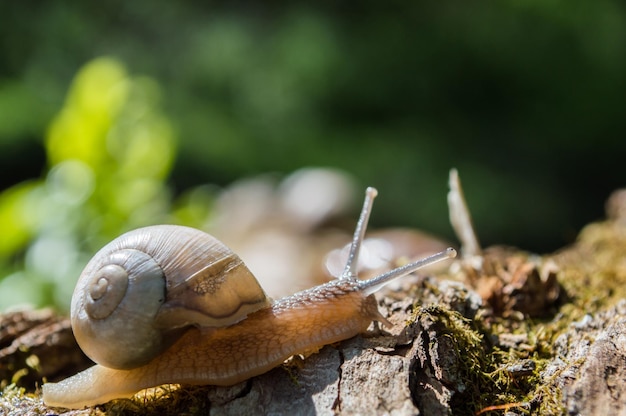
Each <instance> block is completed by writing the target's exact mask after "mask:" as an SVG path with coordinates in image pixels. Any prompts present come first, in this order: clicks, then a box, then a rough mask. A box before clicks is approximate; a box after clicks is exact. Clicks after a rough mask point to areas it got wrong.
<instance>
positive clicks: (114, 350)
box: [43, 188, 456, 408]
mask: <svg viewBox="0 0 626 416" xmlns="http://www.w3.org/2000/svg"><path fill="white" fill-rule="evenodd" d="M376 194H377V191H376V190H375V189H374V188H367V191H366V196H365V202H364V204H363V209H362V211H361V215H360V217H359V221H358V223H357V226H356V230H355V233H354V238H353V243H352V246H351V250H350V254H349V257H348V260H347V264H346V267H345V270H344V273H343V275H342V276H341V277H340V278H339V279H336V280H333V281H330V282H328V283H325V284H322V285H319V286H316V287H313V288H311V289H307V290H304V291H302V292H299V293H296V294H294V295H291V296H288V297H284V298H281V299H278V300H276V301H272V300H270V299H268V297H267V296H266V295H265V292H264V291H263V289H262V288H261V286H260V285H259V283H257V281H256V279H255V278H254V276H253V275H252V273H251V272H250V271H249V270H248V269H247V267H246V266H245V264H244V263H243V262H242V261H241V259H240V258H239V257H238V256H237V255H236V254H234V253H233V252H232V251H231V250H230V249H228V248H227V247H226V246H225V245H223V244H222V243H221V242H219V241H218V240H217V239H216V238H214V237H212V236H210V235H208V234H206V233H204V232H202V231H199V230H195V229H192V228H188V227H183V226H175V225H162V226H151V227H146V228H140V229H137V230H134V231H130V232H128V233H126V234H124V235H122V236H120V237H118V238H117V239H115V240H113V241H112V242H110V243H109V244H108V245H106V246H105V247H103V248H102V249H101V250H100V251H99V252H98V253H97V254H96V255H95V256H94V258H93V259H92V260H91V261H90V262H89V263H88V264H87V266H86V267H85V269H84V271H83V272H82V274H81V276H80V278H79V280H78V283H77V286H76V289H75V291H74V294H73V296H72V304H71V323H72V329H73V331H74V334H75V337H76V340H77V341H78V344H79V346H80V347H81V349H83V351H84V352H85V354H86V355H87V356H89V357H90V358H91V359H92V360H94V361H95V362H96V363H98V364H96V365H94V366H93V367H91V368H88V369H87V370H85V371H83V372H81V373H78V374H76V375H74V376H72V377H69V378H67V379H65V380H62V381H60V382H58V383H45V384H44V385H43V400H44V402H45V403H46V404H47V405H49V406H54V407H65V408H81V407H85V406H93V405H96V404H101V403H105V402H108V401H110V400H112V399H116V398H123V397H131V396H133V395H134V394H135V393H137V392H138V391H140V390H143V389H145V388H148V387H154V386H158V385H162V384H195V385H220V386H227V385H233V384H236V383H238V382H240V381H243V380H246V379H249V378H251V377H253V376H257V375H260V374H263V373H265V372H267V371H269V370H271V369H272V368H274V367H277V366H278V365H280V364H282V363H283V362H284V361H285V360H286V359H288V358H289V357H291V356H293V355H297V354H303V353H306V352H311V351H315V350H317V349H318V348H320V347H322V346H324V345H326V344H330V343H334V342H338V341H341V340H345V339H348V338H351V337H353V336H355V335H357V334H359V333H363V332H365V331H366V330H367V328H368V326H369V325H370V323H371V322H372V321H378V322H381V323H383V324H386V325H390V323H389V321H387V319H386V318H384V317H383V316H382V315H381V314H380V312H379V311H378V306H377V303H376V299H375V297H374V296H373V295H372V294H373V293H374V292H375V291H376V290H378V289H379V288H380V287H382V286H383V285H384V284H385V283H387V282H389V281H390V280H392V279H395V278H397V277H399V276H403V275H406V274H409V273H411V272H413V271H415V270H417V269H419V268H421V267H424V266H427V265H430V264H433V263H436V262H439V261H441V260H445V259H449V258H452V257H454V256H455V255H456V251H455V250H454V249H453V248H448V249H447V250H445V251H442V252H440V253H438V254H435V255H433V256H430V257H427V258H424V259H422V260H419V261H416V262H414V263H410V264H407V265H405V266H402V267H399V268H397V269H394V270H392V271H389V272H387V273H384V274H381V275H379V276H377V277H374V278H372V279H369V280H359V279H358V277H357V275H356V271H355V270H356V264H357V261H358V254H359V248H360V245H361V242H362V240H363V237H364V235H365V229H366V227H367V221H368V219H369V214H370V211H371V207H372V202H373V199H374V198H375V197H376Z"/></svg>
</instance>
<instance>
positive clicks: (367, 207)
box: [341, 186, 378, 280]
mask: <svg viewBox="0 0 626 416" xmlns="http://www.w3.org/2000/svg"><path fill="white" fill-rule="evenodd" d="M376 195H378V191H377V190H376V188H372V187H371V186H370V187H368V188H367V189H366V190H365V201H363V208H362V209H361V215H360V216H359V221H358V222H357V224H356V228H355V230H354V236H353V237H352V244H351V245H350V254H349V255H348V261H347V262H346V267H345V269H344V270H343V273H342V274H341V279H351V280H357V276H358V275H357V271H356V269H357V267H358V263H359V251H360V250H361V243H363V238H364V237H365V230H366V229H367V222H368V221H369V219H370V213H371V212H372V205H373V204H374V198H376Z"/></svg>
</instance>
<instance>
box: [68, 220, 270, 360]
mask: <svg viewBox="0 0 626 416" xmlns="http://www.w3.org/2000/svg"><path fill="white" fill-rule="evenodd" d="M270 303H271V302H270V299H269V298H268V297H267V296H266V294H265V292H264V291H263V289H262V288H261V286H260V285H259V283H258V282H257V280H256V279H255V278H254V276H253V275H252V273H251V272H250V271H249V270H248V268H247V267H246V266H245V264H244V263H243V261H242V260H241V259H240V258H239V257H238V256H237V255H236V254H235V253H233V252H232V251H231V250H230V249H229V248H228V247H226V246H225V245H224V244H223V243H221V242H220V241H219V240H217V239H216V238H214V237H212V236H211V235H209V234H206V233H204V232H202V231H199V230H196V229H193V228H188V227H181V226H173V225H159V226H152V227H145V228H140V229H137V230H134V231H131V232H128V233H126V234H124V235H122V236H120V237H119V238H117V239H115V240H113V241H112V242H111V243H109V244H107V245H106V246H105V247H103V248H102V249H101V250H100V251H99V252H98V253H97V254H96V255H95V256H94V258H93V259H92V260H91V261H90V262H89V263H88V264H87V266H86V267H85V269H84V270H83V272H82V274H81V276H80V278H79V281H78V283H77V285H76V288H75V290H74V294H73V296H72V306H71V320H72V328H73V330H74V335H75V336H76V340H77V341H78V344H79V345H80V347H81V349H82V350H83V351H84V352H85V354H87V356H89V358H91V359H92V360H93V361H95V362H97V363H99V364H101V365H104V366H106V367H109V368H117V369H129V368H133V367H137V366H139V365H143V364H145V363H147V362H149V361H150V360H151V359H152V358H153V357H154V356H156V355H158V354H159V353H160V352H161V351H163V350H164V349H166V348H167V347H168V346H170V345H171V343H173V342H174V341H175V340H176V339H177V338H178V337H177V335H178V333H180V332H182V331H183V330H184V329H185V328H186V327H189V326H198V327H203V328H214V327H221V326H227V325H231V324H234V323H236V322H238V321H241V320H242V319H244V318H245V317H246V316H247V315H248V314H250V313H251V312H254V311H256V310H259V309H261V308H265V307H267V306H269V305H270Z"/></svg>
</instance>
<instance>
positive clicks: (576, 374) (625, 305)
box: [543, 301, 626, 415]
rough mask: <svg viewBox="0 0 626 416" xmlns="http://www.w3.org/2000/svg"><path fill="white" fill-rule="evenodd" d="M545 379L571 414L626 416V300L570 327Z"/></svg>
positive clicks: (560, 338)
mask: <svg viewBox="0 0 626 416" xmlns="http://www.w3.org/2000/svg"><path fill="white" fill-rule="evenodd" d="M554 354H555V358H554V359H553V360H552V362H551V363H550V364H549V366H548V367H547V368H546V370H545V371H544V373H543V377H544V378H546V379H548V380H549V379H551V380H552V381H551V382H552V383H553V384H554V385H555V386H557V387H558V388H559V389H560V391H561V394H562V399H563V403H564V405H565V408H566V410H567V413H568V414H570V415H626V301H622V302H620V303H619V304H618V305H617V306H616V307H614V308H611V309H609V310H608V311H606V312H603V313H599V314H597V315H596V316H592V315H585V316H584V317H583V319H581V320H580V321H578V322H575V323H573V324H571V325H570V328H569V329H568V330H567V332H565V333H564V334H562V335H560V336H559V337H558V338H557V340H556V342H555V345H554Z"/></svg>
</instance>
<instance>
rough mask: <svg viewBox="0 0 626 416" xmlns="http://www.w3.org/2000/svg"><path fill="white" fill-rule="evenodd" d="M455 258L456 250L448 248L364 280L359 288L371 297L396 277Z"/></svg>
mask: <svg viewBox="0 0 626 416" xmlns="http://www.w3.org/2000/svg"><path fill="white" fill-rule="evenodd" d="M455 257H456V250H455V249H453V248H452V247H448V248H447V249H445V250H444V251H440V252H439V253H437V254H433V255H432V256H429V257H426V258H425V259H421V260H418V261H416V262H413V263H409V264H406V265H404V266H402V267H398V268H397V269H393V270H391V271H389V272H387V273H383V274H381V275H378V276H376V277H374V278H372V279H369V280H364V281H363V282H362V283H361V284H360V285H359V286H360V288H361V290H363V292H364V293H365V294H367V295H371V294H372V293H374V292H376V291H377V290H378V289H380V288H381V287H383V286H384V285H386V284H387V283H389V282H390V281H392V280H394V279H396V278H398V277H402V276H405V275H407V274H409V273H413V272H414V271H416V270H418V269H421V268H423V267H426V266H430V265H432V264H435V263H438V262H440V261H443V260H447V259H453V258H455Z"/></svg>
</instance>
